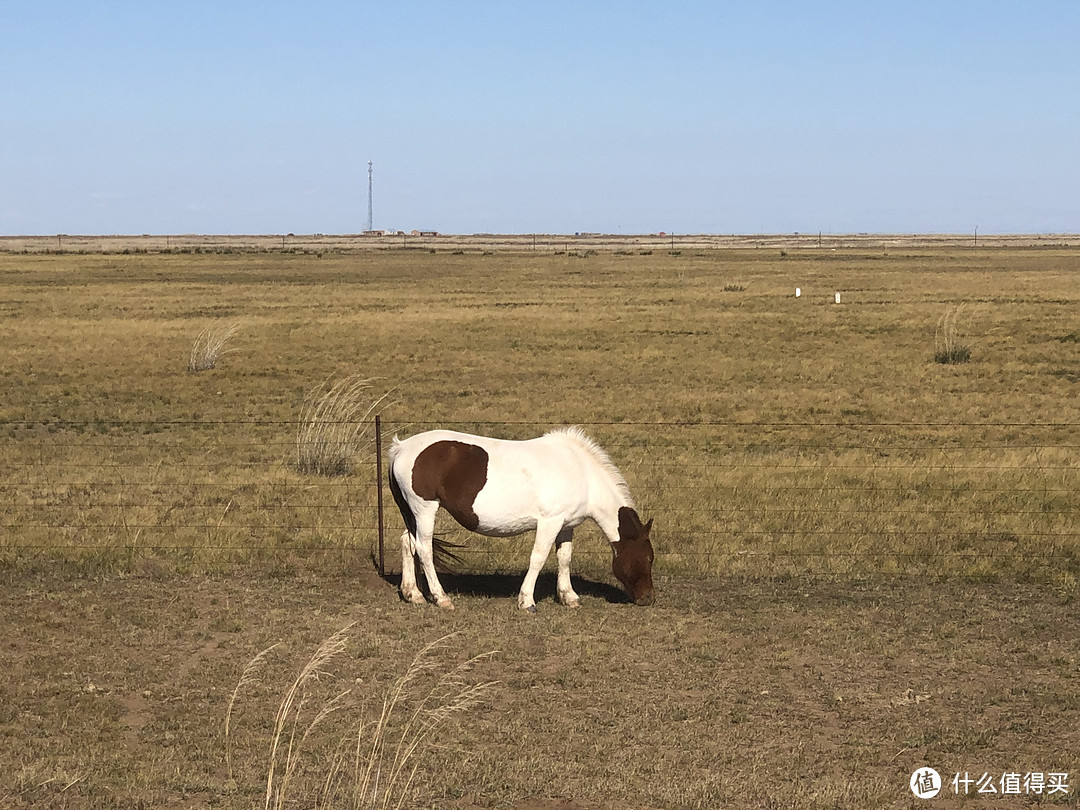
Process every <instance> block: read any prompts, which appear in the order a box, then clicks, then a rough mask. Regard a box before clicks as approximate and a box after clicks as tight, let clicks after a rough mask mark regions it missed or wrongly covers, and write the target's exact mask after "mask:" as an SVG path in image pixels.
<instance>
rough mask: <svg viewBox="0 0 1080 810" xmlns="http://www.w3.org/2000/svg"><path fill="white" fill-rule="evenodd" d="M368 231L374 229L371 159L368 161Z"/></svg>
mask: <svg viewBox="0 0 1080 810" xmlns="http://www.w3.org/2000/svg"><path fill="white" fill-rule="evenodd" d="M366 230H367V231H368V232H370V231H372V230H373V226H372V219H371V161H370V160H369V161H368V162H367V228H366Z"/></svg>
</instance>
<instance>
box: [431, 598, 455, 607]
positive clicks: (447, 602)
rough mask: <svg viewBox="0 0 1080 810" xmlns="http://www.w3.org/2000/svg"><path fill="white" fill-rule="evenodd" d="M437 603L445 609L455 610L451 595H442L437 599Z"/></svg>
mask: <svg viewBox="0 0 1080 810" xmlns="http://www.w3.org/2000/svg"><path fill="white" fill-rule="evenodd" d="M435 604H436V605H438V606H439V607H441V608H442V609H443V610H453V609H454V603H453V602H451V601H450V597H449V596H440V597H439V598H438V599H436V600H435Z"/></svg>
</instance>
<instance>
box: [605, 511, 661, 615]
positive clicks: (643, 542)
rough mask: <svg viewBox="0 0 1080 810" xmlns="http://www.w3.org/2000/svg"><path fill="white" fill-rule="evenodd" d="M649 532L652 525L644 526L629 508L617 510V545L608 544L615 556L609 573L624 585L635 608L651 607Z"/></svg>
mask: <svg viewBox="0 0 1080 810" xmlns="http://www.w3.org/2000/svg"><path fill="white" fill-rule="evenodd" d="M651 528H652V521H651V520H650V521H649V522H648V523H645V524H643V523H642V522H641V518H639V517H638V513H637V512H635V511H634V510H633V509H631V508H630V507H628V506H624V507H622V508H621V509H620V510H619V542H618V543H612V544H611V549H612V551H614V552H615V558H614V559H613V560H612V561H611V573H613V574H614V575H615V578H616V579H617V580H619V582H621V583H622V584H623V587H624V588H626V592H627V593H629V594H630V598H631V599H633V600H634V604H636V605H651V604H652V601H653V582H652V564H653V548H652V543H651V542H650V541H649V530H650V529H651Z"/></svg>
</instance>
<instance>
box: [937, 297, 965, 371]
mask: <svg viewBox="0 0 1080 810" xmlns="http://www.w3.org/2000/svg"><path fill="white" fill-rule="evenodd" d="M963 308H964V307H963V305H961V306H958V307H956V308H955V309H951V310H946V312H945V314H944V315H942V316H941V318H940V320H938V325H937V330H936V331H935V333H934V362H935V363H943V364H946V365H955V364H957V363H966V362H968V361H969V360H970V359H971V349H970V347H968V345H967V344H966V343H964V341H963V339H962V338H961V336H960V328H959V326H958V323H957V322H958V321H959V320H960V312H961V310H963Z"/></svg>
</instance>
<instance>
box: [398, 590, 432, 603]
mask: <svg viewBox="0 0 1080 810" xmlns="http://www.w3.org/2000/svg"><path fill="white" fill-rule="evenodd" d="M401 600H402V601H403V602H408V603H409V604H410V605H426V604H427V600H426V599H425V598H424V595H423V594H422V593H420V591H413V592H412V593H403V594H401Z"/></svg>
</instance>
